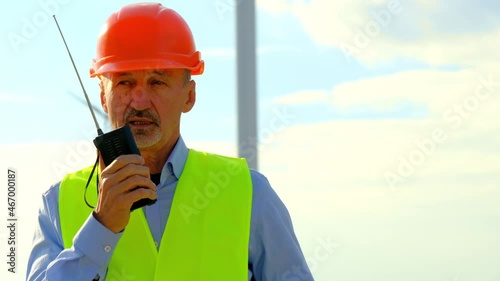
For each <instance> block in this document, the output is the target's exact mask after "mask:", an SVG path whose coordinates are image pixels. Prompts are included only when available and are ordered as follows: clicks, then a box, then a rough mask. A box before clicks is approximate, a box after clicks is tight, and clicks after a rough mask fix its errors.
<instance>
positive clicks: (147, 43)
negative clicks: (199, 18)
mask: <svg viewBox="0 0 500 281" xmlns="http://www.w3.org/2000/svg"><path fill="white" fill-rule="evenodd" d="M204 66H205V63H204V62H203V60H201V54H200V52H199V51H196V47H195V44H194V39H193V34H192V33H191V30H190V28H189V26H188V25H187V23H186V21H185V20H184V19H183V18H182V17H181V16H180V15H179V14H178V13H177V12H175V11H174V10H172V9H168V8H166V7H164V6H163V5H161V4H160V3H138V4H132V5H127V6H125V7H123V8H122V9H120V10H119V11H118V12H116V13H113V14H112V15H111V16H110V17H109V18H108V20H107V21H106V23H105V24H104V26H103V28H102V31H101V33H100V35H99V38H98V40H97V57H96V58H95V59H93V61H92V68H91V69H90V77H95V76H97V75H100V74H103V73H107V72H124V71H131V70H141V69H172V68H183V69H189V70H190V71H191V74H193V75H197V74H202V73H203V70H204Z"/></svg>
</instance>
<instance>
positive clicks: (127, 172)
mask: <svg viewBox="0 0 500 281" xmlns="http://www.w3.org/2000/svg"><path fill="white" fill-rule="evenodd" d="M100 164H101V167H104V163H103V162H102V161H101V163H100ZM139 186H140V187H141V188H137V187H139ZM136 188H137V189H136ZM134 189H135V190H134ZM143 198H149V199H152V200H154V199H156V185H155V184H154V183H153V182H152V181H151V180H150V177H149V168H148V167H147V166H144V158H142V156H140V155H135V154H134V155H122V156H119V157H118V158H116V159H115V161H113V162H112V163H111V164H109V166H107V167H105V168H104V169H103V170H102V171H101V179H100V180H99V199H98V202H97V207H96V209H95V211H94V217H95V218H96V219H97V220H98V221H99V222H100V223H101V224H102V225H104V226H105V227H107V228H108V229H109V230H111V231H113V232H114V233H118V232H120V231H122V230H123V229H125V227H126V226H127V224H128V221H129V219H130V208H131V207H132V204H134V202H135V201H138V200H140V199H143Z"/></svg>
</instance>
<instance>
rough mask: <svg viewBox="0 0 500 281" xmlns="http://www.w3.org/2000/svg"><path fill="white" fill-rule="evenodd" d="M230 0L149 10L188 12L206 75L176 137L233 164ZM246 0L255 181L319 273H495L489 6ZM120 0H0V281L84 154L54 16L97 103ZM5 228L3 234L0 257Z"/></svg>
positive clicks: (499, 40) (439, 278) (412, 276)
mask: <svg viewBox="0 0 500 281" xmlns="http://www.w3.org/2000/svg"><path fill="white" fill-rule="evenodd" d="M241 1H246V0H237V1H235V0H208V1H207V0H205V1H201V0H196V1H195V0H192V1H174V0H171V1H165V2H163V4H164V5H165V6H168V7H170V8H173V9H174V10H176V11H177V12H179V13H180V14H181V15H182V16H183V17H184V18H185V19H186V21H187V22H188V24H189V25H190V27H191V29H192V32H193V35H194V37H195V40H196V46H197V48H198V49H199V51H200V52H201V54H202V58H203V59H204V61H205V64H206V67H205V73H204V74H203V75H201V76H195V77H193V78H194V79H195V81H196V83H197V103H196V105H195V107H194V109H193V110H192V111H191V112H189V113H187V114H185V115H183V117H182V118H183V119H182V125H181V133H182V136H183V138H184V140H185V141H186V143H187V144H188V146H190V147H192V148H197V149H200V150H207V151H211V152H216V153H220V154H224V155H229V156H236V155H237V152H236V142H237V140H236V139H237V137H236V133H237V127H236V124H237V121H236V80H235V79H236V58H235V52H236V51H235V39H236V37H235V32H236V29H235V20H234V18H235V6H236V5H239V3H241ZM256 2H257V3H256V5H257V54H258V57H257V92H258V133H259V136H258V143H259V170H260V171H261V172H262V173H264V174H265V175H266V176H267V178H268V179H269V180H270V182H271V184H272V186H273V188H274V189H275V190H276V192H277V193H278V195H279V196H280V197H281V199H282V200H283V202H284V203H285V204H286V206H287V208H288V210H289V212H290V215H291V217H292V220H293V223H294V228H295V231H296V234H297V237H298V239H299V241H300V243H301V246H302V250H303V252H304V254H305V256H306V257H307V261H308V263H309V266H310V267H311V270H312V271H313V273H314V275H315V277H316V280H326V281H329V280H342V281H344V280H345V281H358V280H371V281H397V280H398V281H399V280H405V281H417V280H419V281H420V280H428V281H466V280H474V281H475V280H482V281H497V280H500V269H499V267H498V264H499V263H500V243H499V242H498V241H499V240H498V235H499V234H500V204H498V202H499V200H500V184H499V182H500V150H499V149H498V148H499V145H500V123H499V121H498V120H500V118H499V117H500V110H499V108H500V67H499V66H500V65H499V61H500V52H498V50H500V2H497V1H493V0H477V1H466V0H454V1H452V0H440V1H434V0H336V1H330V0H267V1H265V0H257V1H256ZM128 3H133V2H131V1H120V2H119V4H118V3H115V2H111V1H108V2H102V1H100V2H98V1H95V0H90V1H85V2H84V1H75V0H59V1H57V0H40V1H22V2H21V1H11V2H5V3H2V4H1V5H2V8H1V9H0V15H1V17H0V19H1V20H0V22H1V25H0V34H1V35H2V36H1V40H0V50H1V52H0V62H1V64H2V66H3V67H2V68H1V69H0V77H1V83H0V102H1V105H2V112H1V113H0V116H1V117H2V120H3V121H4V122H3V124H2V133H1V138H0V169H2V170H3V171H4V172H2V173H3V175H2V177H1V178H2V181H3V182H7V178H6V174H7V169H9V168H11V169H15V170H16V171H17V173H18V174H19V183H18V194H17V196H18V197H17V200H18V208H17V211H18V217H19V221H18V224H19V228H18V233H17V238H18V240H19V243H18V244H19V249H18V270H19V272H18V273H16V274H11V273H8V272H7V268H6V264H5V263H3V265H2V266H1V267H0V276H2V278H1V279H2V280H24V276H25V275H24V270H25V267H26V261H27V255H28V253H29V249H30V243H31V238H32V225H33V223H34V222H35V219H36V207H35V206H37V204H39V201H40V200H39V199H40V195H41V193H42V192H44V191H45V190H47V189H48V188H49V187H50V185H51V184H53V183H55V182H57V181H58V180H60V179H61V177H62V176H63V175H64V173H66V172H71V171H74V170H77V169H79V168H82V167H85V166H87V165H90V164H91V163H92V161H93V160H94V157H95V151H94V149H93V147H92V143H91V140H92V139H93V138H94V136H95V128H94V127H93V122H92V119H91V116H90V113H89V111H88V108H87V107H86V106H85V105H84V104H83V103H82V98H83V93H82V89H81V88H80V85H79V82H78V79H77V77H76V74H75V72H74V70H73V67H72V65H71V62H70V60H69V57H68V55H67V53H66V50H65V48H64V44H63V42H62V39H61V37H60V35H59V33H58V31H57V27H56V25H55V23H54V22H53V19H52V17H51V15H52V14H55V15H56V17H57V19H58V22H59V24H60V26H61V29H62V31H63V33H64V36H65V38H66V41H67V43H68V45H69V48H70V50H71V52H72V55H73V58H74V59H75V63H76V65H77V68H78V71H79V73H80V75H81V76H82V79H83V83H84V86H85V88H86V91H87V93H88V94H89V96H90V99H91V101H92V103H93V104H94V105H95V106H97V107H99V106H100V104H99V98H98V94H99V90H98V87H97V82H96V81H95V79H91V78H89V76H88V70H89V68H90V62H91V59H92V58H93V57H94V56H95V44H96V39H97V34H98V33H99V30H100V28H101V25H102V23H104V21H105V20H106V18H107V17H108V16H109V14H111V13H112V12H114V11H116V10H118V9H119V8H120V7H121V6H122V5H123V4H128ZM99 120H100V123H101V125H102V127H104V128H105V130H109V129H110V128H109V126H107V125H106V121H105V118H103V117H99ZM0 196H1V198H2V200H0V210H5V211H3V215H0V217H3V218H4V221H5V223H7V205H6V204H7V199H6V197H7V192H6V191H4V192H3V193H0ZM8 235H9V233H7V229H6V228H5V227H3V228H0V252H1V253H2V255H4V256H5V255H7V254H8V252H7V251H8V248H7V242H6V240H5V239H7V237H8ZM325 241H327V242H326V243H325ZM325 245H327V246H325ZM319 253H322V254H319ZM4 276H5V277H4ZM6 278H7V279H6ZM292 280H293V279H292ZM296 280H298V278H296Z"/></svg>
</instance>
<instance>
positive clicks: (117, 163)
mask: <svg viewBox="0 0 500 281" xmlns="http://www.w3.org/2000/svg"><path fill="white" fill-rule="evenodd" d="M129 164H135V165H141V166H142V165H144V158H143V157H142V156H140V155H137V154H127V155H120V156H118V157H117V158H116V159H115V160H114V161H113V162H111V164H109V165H108V166H107V167H105V168H104V169H103V170H102V173H110V174H114V173H116V172H117V171H119V170H120V169H122V168H123V167H125V166H126V165H129Z"/></svg>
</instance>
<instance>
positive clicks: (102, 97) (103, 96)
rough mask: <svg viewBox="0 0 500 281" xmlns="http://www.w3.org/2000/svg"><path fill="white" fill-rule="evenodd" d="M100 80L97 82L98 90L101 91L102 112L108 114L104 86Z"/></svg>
mask: <svg viewBox="0 0 500 281" xmlns="http://www.w3.org/2000/svg"><path fill="white" fill-rule="evenodd" d="M102 83H103V82H102V80H100V81H99V88H100V89H101V94H100V95H101V106H102V109H103V110H104V112H106V113H108V105H107V104H106V95H105V94H104V85H103V84H102Z"/></svg>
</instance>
